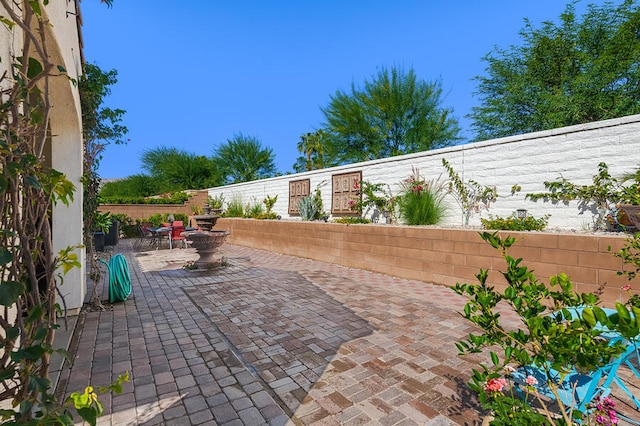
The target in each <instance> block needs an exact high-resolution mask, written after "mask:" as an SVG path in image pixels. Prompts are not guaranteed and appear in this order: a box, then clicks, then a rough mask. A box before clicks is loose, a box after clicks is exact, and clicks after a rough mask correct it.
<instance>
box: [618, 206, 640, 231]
mask: <svg viewBox="0 0 640 426" xmlns="http://www.w3.org/2000/svg"><path fill="white" fill-rule="evenodd" d="M620 210H622V211H623V212H624V213H625V214H626V215H627V217H628V218H629V220H630V221H631V223H632V224H633V225H634V226H635V227H636V228H639V229H640V206H636V205H633V204H621V205H620Z"/></svg>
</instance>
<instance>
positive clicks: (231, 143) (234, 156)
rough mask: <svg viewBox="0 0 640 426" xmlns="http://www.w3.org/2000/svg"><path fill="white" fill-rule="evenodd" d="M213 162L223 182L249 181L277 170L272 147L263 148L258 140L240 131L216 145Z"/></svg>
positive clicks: (268, 175) (273, 174)
mask: <svg viewBox="0 0 640 426" xmlns="http://www.w3.org/2000/svg"><path fill="white" fill-rule="evenodd" d="M213 162H214V164H215V166H216V169H218V170H220V172H221V173H222V175H223V176H224V179H225V182H224V183H238V182H250V181H252V180H257V179H264V178H268V177H272V176H275V174H276V172H277V170H276V165H275V155H274V154H273V149H271V148H263V147H262V143H261V142H260V140H258V139H257V138H255V137H252V136H244V135H243V134H242V133H238V134H237V135H235V136H234V137H233V138H232V139H228V140H227V142H226V143H225V144H222V145H220V146H218V147H216V148H215V149H214V151H213Z"/></svg>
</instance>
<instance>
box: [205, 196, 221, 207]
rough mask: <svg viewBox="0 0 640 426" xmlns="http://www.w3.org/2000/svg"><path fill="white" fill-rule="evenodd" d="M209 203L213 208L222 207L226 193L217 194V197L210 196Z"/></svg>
mask: <svg viewBox="0 0 640 426" xmlns="http://www.w3.org/2000/svg"><path fill="white" fill-rule="evenodd" d="M207 203H209V206H211V208H212V209H216V210H217V209H221V208H222V206H223V205H224V194H219V195H216V196H215V197H209V198H208V199H207Z"/></svg>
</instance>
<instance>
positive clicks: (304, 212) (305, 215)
mask: <svg viewBox="0 0 640 426" xmlns="http://www.w3.org/2000/svg"><path fill="white" fill-rule="evenodd" d="M318 212H319V208H318V203H317V202H316V200H315V198H314V197H312V196H310V195H308V196H306V197H302V198H301V199H300V217H301V218H302V220H307V221H309V220H314V219H315V218H316V216H317V215H318Z"/></svg>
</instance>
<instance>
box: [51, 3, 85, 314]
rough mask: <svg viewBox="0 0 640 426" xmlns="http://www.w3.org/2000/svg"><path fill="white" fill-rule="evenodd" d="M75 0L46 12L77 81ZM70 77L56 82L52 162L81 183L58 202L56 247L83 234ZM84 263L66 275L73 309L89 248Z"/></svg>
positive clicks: (75, 97)
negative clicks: (64, 201) (69, 196)
mask: <svg viewBox="0 0 640 426" xmlns="http://www.w3.org/2000/svg"><path fill="white" fill-rule="evenodd" d="M75 6H76V2H75V1H63V2H50V3H49V5H48V6H47V7H46V13H47V15H48V17H49V19H50V21H51V24H52V26H51V31H52V35H53V37H50V38H49V41H50V42H51V44H52V45H51V46H49V50H50V52H54V53H53V54H54V55H55V58H54V61H56V62H59V63H61V64H62V65H63V66H64V68H65V69H66V70H67V74H68V77H70V78H72V79H74V80H77V79H78V76H79V75H80V73H81V72H82V56H81V49H80V40H79V33H78V21H77V18H76V15H77V14H78V12H79V11H78V10H76V7H75ZM68 77H67V76H64V75H62V76H60V77H57V78H55V79H54V81H53V82H52V85H51V87H52V111H51V134H52V152H51V157H52V158H51V164H52V167H53V168H54V169H56V170H58V171H60V172H62V173H64V174H65V175H66V177H67V179H69V180H70V181H71V182H72V183H73V184H74V185H75V187H76V191H75V193H74V198H73V201H72V202H71V203H70V204H69V206H66V205H64V204H62V203H58V204H57V205H56V206H55V207H54V210H53V243H54V247H55V249H56V250H61V249H63V248H65V247H78V246H80V245H81V244H82V242H83V241H82V240H83V238H82V236H83V215H82V204H83V192H82V182H81V178H82V167H83V149H84V147H83V144H82V112H81V108H80V94H79V91H78V89H77V86H76V85H74V84H73V82H72V81H70V80H69V78H68ZM75 252H76V253H77V254H78V256H79V258H80V259H82V262H81V264H82V267H81V268H74V269H72V270H71V271H69V272H68V273H67V274H66V275H65V277H64V282H63V285H62V286H60V291H61V293H62V295H63V297H64V298H65V304H66V306H67V309H68V310H69V311H70V312H76V311H77V310H78V309H79V308H80V307H82V304H83V303H84V298H85V294H86V273H85V265H86V259H85V251H84V249H83V248H76V250H75Z"/></svg>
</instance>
